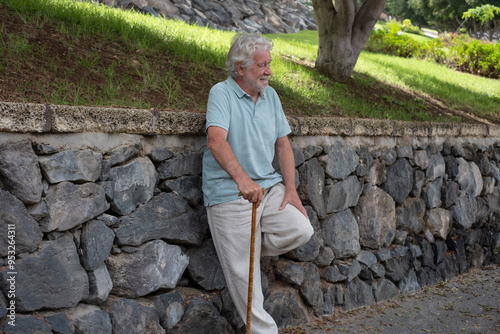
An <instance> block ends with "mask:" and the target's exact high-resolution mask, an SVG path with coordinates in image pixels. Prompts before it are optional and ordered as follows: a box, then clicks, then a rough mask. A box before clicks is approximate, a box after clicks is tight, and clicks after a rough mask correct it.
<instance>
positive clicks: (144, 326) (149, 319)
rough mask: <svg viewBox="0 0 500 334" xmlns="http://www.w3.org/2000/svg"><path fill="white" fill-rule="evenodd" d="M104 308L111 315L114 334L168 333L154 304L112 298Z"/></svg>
mask: <svg viewBox="0 0 500 334" xmlns="http://www.w3.org/2000/svg"><path fill="white" fill-rule="evenodd" d="M144 304H145V305H144ZM102 308H103V310H105V311H106V312H107V313H108V314H109V317H110V319H111V323H112V324H113V333H130V334H132V333H134V334H143V333H155V334H161V333H166V331H165V329H164V328H162V327H161V326H160V317H159V316H158V313H157V312H156V310H155V309H154V304H153V303H152V302H151V303H148V302H145V301H141V303H139V302H138V301H136V300H133V299H125V298H116V297H110V298H108V300H107V301H106V303H104V304H103V305H102Z"/></svg>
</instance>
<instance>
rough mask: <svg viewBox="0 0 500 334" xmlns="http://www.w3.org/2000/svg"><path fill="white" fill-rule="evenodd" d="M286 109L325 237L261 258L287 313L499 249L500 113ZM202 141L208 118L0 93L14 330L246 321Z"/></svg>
mask: <svg viewBox="0 0 500 334" xmlns="http://www.w3.org/2000/svg"><path fill="white" fill-rule="evenodd" d="M289 122H290V124H291V126H292V128H293V134H292V136H291V137H290V138H291V142H292V146H293V148H294V154H295V160H296V166H297V184H298V190H299V194H300V196H301V198H302V200H303V201H304V204H305V205H306V209H307V211H308V213H309V217H310V218H311V221H312V223H313V226H314V228H315V234H314V236H313V237H312V238H311V240H310V241H309V242H308V243H307V244H306V245H304V246H302V247H300V248H298V249H296V250H294V251H292V252H290V253H288V254H285V255H284V256H281V257H273V258H263V259H262V273H261V275H262V277H263V282H264V283H265V284H264V289H265V291H264V293H265V296H266V301H265V306H266V308H267V309H268V310H269V312H270V313H271V314H272V315H273V317H274V318H275V319H276V320H277V322H278V324H279V326H280V327H287V326H294V325H299V324H301V323H304V322H307V321H309V320H311V317H312V316H317V317H322V316H328V315H331V314H332V313H333V311H334V308H335V307H340V308H342V309H345V310H352V309H356V308H359V307H363V306H366V305H371V304H375V303H378V302H381V301H384V300H387V299H391V298H395V297H396V296H398V295H399V294H402V293H407V292H414V291H418V290H420V289H421V288H422V286H425V285H431V284H436V283H438V282H440V281H444V280H449V279H451V278H453V277H455V276H458V275H460V274H462V273H464V272H467V271H468V270H469V269H470V268H473V267H479V266H482V265H487V264H490V263H500V255H499V252H498V251H499V249H500V242H499V229H500V224H499V214H500V186H499V182H500V169H499V168H500V129H499V127H497V126H489V125H453V124H431V123H404V122H395V121H383V120H354V119H342V118H336V119H330V118H289ZM204 148H205V136H204V114H196V113H181V112H179V113H175V112H158V111H154V110H133V109H110V108H107V109H104V108H90V107H68V106H54V105H50V106H49V105H37V104H17V103H0V256H1V258H2V261H3V267H2V268H1V269H0V288H1V290H2V292H3V293H1V294H0V316H1V317H2V319H3V320H2V323H1V324H0V327H2V328H3V331H4V332H5V333H33V332H35V331H36V332H37V333H96V332H99V333H117V334H118V333H141V334H142V333H155V334H156V333H182V334H189V333H200V332H202V329H206V328H211V329H213V330H212V331H211V333H243V332H244V326H243V322H242V320H241V319H240V318H239V316H237V315H236V314H235V310H234V307H233V305H232V302H231V299H230V297H229V294H228V292H227V288H225V281H224V277H223V275H222V271H221V268H220V265H219V262H218V259H217V256H216V254H215V250H214V247H213V244H212V240H211V236H210V232H209V229H208V225H207V222H206V216H205V210H204V207H203V204H202V194H201V157H202V152H203V150H204ZM12 324H15V327H13V326H12Z"/></svg>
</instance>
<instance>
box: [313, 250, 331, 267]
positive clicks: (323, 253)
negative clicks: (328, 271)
mask: <svg viewBox="0 0 500 334" xmlns="http://www.w3.org/2000/svg"><path fill="white" fill-rule="evenodd" d="M334 259H335V254H334V253H333V249H331V248H330V247H327V246H325V247H321V248H320V250H319V254H318V256H317V257H316V258H315V259H314V261H313V263H314V264H315V265H316V266H317V267H318V268H322V267H326V266H329V265H330V264H331V263H332V262H333V260H334Z"/></svg>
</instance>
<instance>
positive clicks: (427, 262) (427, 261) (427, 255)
mask: <svg viewBox="0 0 500 334" xmlns="http://www.w3.org/2000/svg"><path fill="white" fill-rule="evenodd" d="M417 242H418V245H419V247H420V249H421V250H422V265H423V266H425V267H429V268H430V269H436V264H435V263H434V251H433V250H432V246H431V244H430V243H429V241H427V240H426V239H425V238H423V237H421V236H417Z"/></svg>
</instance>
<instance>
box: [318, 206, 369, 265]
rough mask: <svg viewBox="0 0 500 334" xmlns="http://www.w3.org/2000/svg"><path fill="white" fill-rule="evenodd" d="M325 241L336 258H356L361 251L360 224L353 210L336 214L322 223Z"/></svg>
mask: <svg viewBox="0 0 500 334" xmlns="http://www.w3.org/2000/svg"><path fill="white" fill-rule="evenodd" d="M322 231H323V235H324V241H325V244H326V245H327V246H329V247H330V248H331V249H332V250H333V253H334V254H335V257H336V258H339V259H343V258H349V257H352V256H356V255H357V254H358V253H359V251H360V250H361V246H360V242H359V240H360V233H359V229H358V222H357V220H356V217H354V215H353V213H352V212H351V210H349V209H347V210H344V211H342V212H339V213H335V214H333V215H331V216H329V217H328V218H326V219H325V220H324V221H323V222H322Z"/></svg>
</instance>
